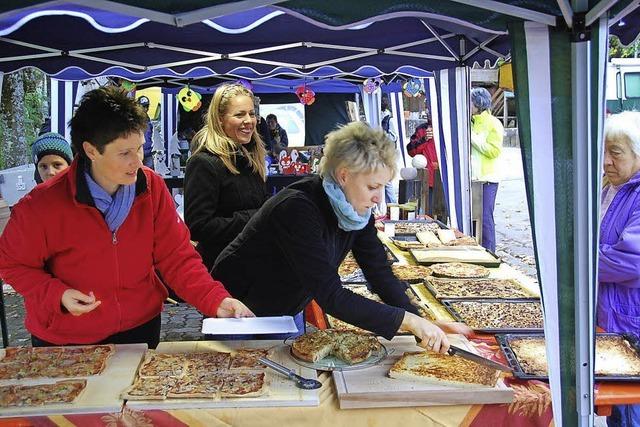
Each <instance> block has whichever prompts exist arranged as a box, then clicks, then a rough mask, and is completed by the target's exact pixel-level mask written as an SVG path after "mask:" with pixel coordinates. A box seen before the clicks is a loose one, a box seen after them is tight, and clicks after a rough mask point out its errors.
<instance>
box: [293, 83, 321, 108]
mask: <svg viewBox="0 0 640 427" xmlns="http://www.w3.org/2000/svg"><path fill="white" fill-rule="evenodd" d="M296 95H297V96H298V99H299V100H300V103H301V104H303V105H311V104H313V103H314V102H315V100H316V93H315V92H314V91H312V90H311V89H309V88H308V87H307V85H300V86H298V87H297V88H296Z"/></svg>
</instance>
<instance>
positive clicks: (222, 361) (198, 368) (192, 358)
mask: <svg viewBox="0 0 640 427" xmlns="http://www.w3.org/2000/svg"><path fill="white" fill-rule="evenodd" d="M186 359H187V365H188V372H194V373H198V372H209V371H220V370H226V369H229V363H230V362H231V354H229V353H223V352H217V351H212V352H200V353H189V354H187V356H186Z"/></svg>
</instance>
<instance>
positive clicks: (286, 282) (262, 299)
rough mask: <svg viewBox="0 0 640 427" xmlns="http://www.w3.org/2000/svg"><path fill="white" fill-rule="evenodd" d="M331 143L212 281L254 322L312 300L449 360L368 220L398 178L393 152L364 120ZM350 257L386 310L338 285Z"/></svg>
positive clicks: (263, 213)
mask: <svg viewBox="0 0 640 427" xmlns="http://www.w3.org/2000/svg"><path fill="white" fill-rule="evenodd" d="M325 142H326V144H325V148H324V157H323V158H322V160H321V164H320V176H314V177H309V178H305V179H303V180H301V181H298V182H296V183H295V184H292V185H290V186H289V187H287V188H286V189H284V190H282V191H280V192H279V193H278V194H276V195H275V196H273V197H272V198H271V199H269V200H268V201H267V202H266V203H265V204H264V205H263V206H262V208H261V209H260V210H259V211H258V212H257V213H256V214H255V215H254V216H253V217H252V218H251V220H250V221H249V223H248V224H247V225H246V226H245V228H244V230H243V231H242V233H241V234H240V235H239V236H238V237H237V238H236V239H235V240H234V241H233V242H231V244H230V245H229V246H227V247H226V248H225V250H224V251H223V252H222V253H221V254H220V256H219V257H218V259H217V260H216V263H215V266H214V269H213V275H214V276H215V277H217V278H219V279H220V280H222V281H223V282H224V284H225V286H226V288H227V289H228V290H229V292H231V294H232V295H233V296H234V297H236V298H239V299H241V300H242V301H243V302H244V303H245V304H247V306H248V307H249V308H250V309H251V310H252V311H253V312H254V313H256V315H258V316H270V315H287V314H288V315H294V314H296V313H299V312H300V311H302V310H303V309H304V308H305V306H306V305H307V304H308V303H309V302H310V301H311V300H312V299H315V300H316V302H317V303H318V304H319V305H320V306H321V307H322V308H323V309H324V311H325V312H326V313H327V314H330V315H332V316H334V317H336V318H338V319H340V320H343V321H345V322H348V323H350V324H352V325H356V326H359V327H361V328H363V329H366V330H369V331H372V332H374V333H376V334H378V335H381V336H383V337H385V338H387V339H391V338H393V336H394V335H396V333H397V332H398V330H399V329H404V330H408V331H411V332H412V333H413V334H415V335H416V336H417V337H418V338H420V340H421V344H420V345H422V346H424V347H425V348H428V349H433V350H435V351H440V352H445V351H446V350H447V349H448V347H449V343H448V341H447V338H446V335H445V334H444V332H443V331H442V329H440V327H438V326H436V325H435V324H433V323H431V322H429V321H427V320H425V319H423V318H421V317H420V316H418V313H417V311H416V309H415V308H414V307H413V306H412V305H411V303H410V302H409V299H408V297H407V296H406V294H405V293H404V289H405V288H404V286H403V285H402V284H401V283H400V282H399V281H398V279H396V277H395V276H394V275H393V273H392V272H391V268H390V267H389V265H388V264H387V259H386V255H385V251H384V248H383V246H382V243H381V242H380V240H379V239H378V236H377V231H376V228H375V227H374V219H373V216H372V215H371V208H372V207H373V206H374V205H376V204H377V203H378V202H379V201H380V199H381V198H382V197H384V186H385V184H386V183H387V182H389V181H390V180H391V178H392V177H393V176H394V175H395V173H396V168H397V166H396V164H397V163H396V150H395V146H394V144H393V143H392V142H391V141H389V140H388V139H387V138H386V137H385V135H384V133H383V131H382V130H374V129H372V128H370V127H369V126H368V125H366V124H365V123H361V122H355V123H350V124H348V125H346V126H344V127H342V128H340V129H338V130H335V131H333V132H331V133H329V134H328V135H327V137H326V141H325ZM350 250H351V251H353V254H354V256H355V258H356V260H357V261H358V264H359V265H360V267H361V268H362V270H363V271H364V274H365V276H366V278H367V280H368V282H369V284H370V285H371V287H372V289H373V291H374V292H375V293H377V294H378V295H380V297H381V298H382V299H383V301H384V302H385V303H386V304H381V303H378V302H375V301H371V300H369V299H366V298H364V297H362V296H360V295H356V294H354V293H353V292H351V291H349V290H347V289H346V288H344V287H342V285H341V283H340V277H339V276H338V272H337V270H338V266H339V265H340V263H341V262H342V260H343V259H344V258H345V256H346V255H347V253H348V252H349V251H350ZM272 272H277V273H276V274H273V273H272Z"/></svg>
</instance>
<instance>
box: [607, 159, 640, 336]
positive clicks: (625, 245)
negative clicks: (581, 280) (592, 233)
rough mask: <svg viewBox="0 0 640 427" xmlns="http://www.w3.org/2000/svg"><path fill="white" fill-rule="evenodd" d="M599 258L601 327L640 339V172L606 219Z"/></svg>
mask: <svg viewBox="0 0 640 427" xmlns="http://www.w3.org/2000/svg"><path fill="white" fill-rule="evenodd" d="M599 255H600V260H599V262H598V268H599V271H598V281H599V288H598V313H597V315H598V320H597V321H598V326H600V327H601V328H603V329H604V330H605V331H607V332H629V333H633V334H635V335H636V336H637V335H640V172H638V173H636V174H635V175H634V176H633V177H631V179H630V180H629V181H627V182H626V183H625V184H623V186H622V188H620V190H619V191H618V194H616V195H615V197H614V199H613V201H612V202H611V205H610V206H609V209H608V210H607V213H606V214H605V216H604V218H603V219H602V224H601V225H600V250H599Z"/></svg>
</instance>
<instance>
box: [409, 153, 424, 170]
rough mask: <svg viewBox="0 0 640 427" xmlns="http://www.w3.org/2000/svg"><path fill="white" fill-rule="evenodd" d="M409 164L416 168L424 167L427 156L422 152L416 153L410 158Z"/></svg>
mask: <svg viewBox="0 0 640 427" xmlns="http://www.w3.org/2000/svg"><path fill="white" fill-rule="evenodd" d="M411 166H413V167H414V168H416V169H424V168H426V167H427V158H426V157H425V156H423V155H422V154H416V155H415V157H414V158H413V160H411Z"/></svg>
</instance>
